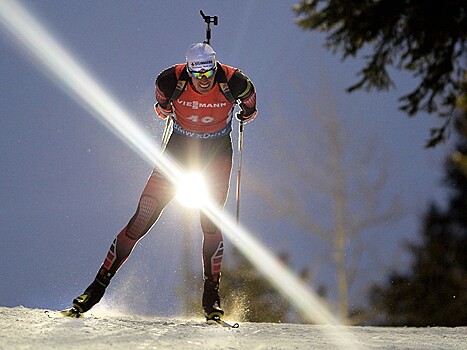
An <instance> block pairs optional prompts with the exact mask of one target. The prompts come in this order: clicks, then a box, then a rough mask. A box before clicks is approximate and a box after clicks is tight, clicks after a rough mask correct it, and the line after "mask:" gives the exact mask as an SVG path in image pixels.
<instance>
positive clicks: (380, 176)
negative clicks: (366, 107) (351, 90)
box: [246, 84, 404, 319]
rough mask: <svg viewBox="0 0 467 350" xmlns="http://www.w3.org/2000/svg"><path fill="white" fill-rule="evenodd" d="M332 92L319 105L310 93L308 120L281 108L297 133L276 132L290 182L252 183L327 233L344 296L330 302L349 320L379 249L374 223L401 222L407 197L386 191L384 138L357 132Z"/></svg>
mask: <svg viewBox="0 0 467 350" xmlns="http://www.w3.org/2000/svg"><path fill="white" fill-rule="evenodd" d="M321 86H326V84H322V85H321ZM297 90H298V91H306V90H305V89H303V88H298V89H297ZM329 96H332V93H329V92H328V93H326V92H325V90H324V93H323V96H319V100H318V101H315V102H314V103H310V100H309V97H308V96H302V97H303V100H304V101H305V104H306V105H307V106H308V107H309V115H308V116H307V117H305V118H303V117H301V118H296V117H295V118H293V116H286V117H284V115H283V114H282V113H278V115H277V118H276V119H277V120H276V122H277V124H278V125H277V127H276V128H274V130H280V132H281V134H282V135H284V134H287V131H288V132H289V135H293V138H287V137H271V140H274V144H273V145H271V149H274V150H276V152H274V153H273V157H274V159H275V162H276V164H280V168H281V169H287V174H288V175H287V179H286V181H281V182H280V184H279V185H277V186H276V185H271V183H270V182H268V183H264V182H259V181H256V180H255V178H254V177H250V176H249V177H248V181H246V183H249V190H250V191H255V192H256V193H257V194H259V195H260V196H261V197H262V198H263V199H264V200H266V202H267V203H269V204H270V206H271V207H272V208H273V209H274V212H275V213H280V217H281V218H287V219H289V220H290V221H291V222H293V223H294V224H296V225H298V226H300V227H301V228H302V229H304V230H305V231H306V232H309V233H310V235H313V236H317V237H319V238H320V241H321V242H322V243H323V245H324V247H326V248H325V250H324V251H326V252H330V254H325V256H323V257H322V259H323V260H322V261H324V260H325V259H330V261H329V263H330V264H331V265H332V266H333V268H334V271H335V278H334V280H335V285H336V291H337V302H335V303H333V302H331V301H330V303H331V304H334V305H335V307H336V311H337V313H338V314H339V315H340V316H341V317H342V318H343V319H344V318H347V317H349V316H350V315H349V314H350V311H351V310H350V306H349V305H350V302H349V291H350V289H351V288H355V287H357V286H354V285H353V283H355V281H356V280H357V279H356V277H357V276H358V275H359V273H360V274H361V273H362V271H361V264H360V262H361V259H362V257H363V254H364V253H366V254H368V253H370V254H371V250H372V249H371V248H372V242H371V240H369V239H368V237H367V234H368V231H369V230H368V229H370V228H375V227H377V226H378V225H382V224H387V223H389V222H394V221H395V220H396V219H398V218H400V217H401V216H402V215H403V214H404V209H403V205H402V201H401V198H399V196H392V198H390V199H389V200H388V198H387V196H385V195H384V193H383V192H384V191H385V188H386V187H387V185H388V180H389V171H388V161H387V159H386V157H385V155H384V154H382V153H381V152H380V151H379V147H378V142H377V139H376V138H371V137H365V138H363V139H362V138H360V137H359V135H354V134H352V133H351V132H349V129H348V127H347V126H346V125H345V122H344V119H343V118H341V117H340V115H339V112H338V110H337V106H336V103H335V102H333V101H329V99H328V97H329ZM276 110H280V108H276ZM291 118H293V130H291V129H290V125H291V124H292V123H291V122H290V120H291ZM272 186H274V187H272ZM315 248H316V247H315ZM312 254H318V250H317V249H316V250H315V251H313V253H312ZM375 258H377V257H375Z"/></svg>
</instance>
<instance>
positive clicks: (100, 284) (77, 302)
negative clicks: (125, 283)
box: [72, 274, 112, 313]
mask: <svg viewBox="0 0 467 350" xmlns="http://www.w3.org/2000/svg"><path fill="white" fill-rule="evenodd" d="M111 278H112V275H110V274H106V275H104V276H102V275H97V276H96V278H95V279H94V281H93V282H92V283H91V284H90V285H89V287H87V288H86V290H85V291H84V293H83V294H81V295H80V296H78V297H76V298H75V299H73V307H72V309H74V310H75V311H76V312H78V313H84V312H86V311H88V310H90V309H91V308H92V307H93V306H94V305H96V304H97V303H98V302H99V301H100V300H101V299H102V297H103V296H104V293H105V289H106V288H107V286H108V285H109V283H110V279H111Z"/></svg>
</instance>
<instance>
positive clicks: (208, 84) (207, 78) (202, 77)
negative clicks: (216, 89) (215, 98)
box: [190, 70, 216, 94]
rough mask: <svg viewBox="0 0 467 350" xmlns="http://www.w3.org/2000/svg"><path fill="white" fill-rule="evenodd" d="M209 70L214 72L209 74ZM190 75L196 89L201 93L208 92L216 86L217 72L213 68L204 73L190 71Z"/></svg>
mask: <svg viewBox="0 0 467 350" xmlns="http://www.w3.org/2000/svg"><path fill="white" fill-rule="evenodd" d="M209 72H212V74H209ZM190 76H191V81H192V83H193V86H194V88H195V90H196V91H197V92H199V93H200V94H207V93H208V92H209V91H211V89H212V87H213V86H214V79H215V77H216V72H215V70H211V71H207V72H205V73H202V74H196V73H193V74H192V73H190Z"/></svg>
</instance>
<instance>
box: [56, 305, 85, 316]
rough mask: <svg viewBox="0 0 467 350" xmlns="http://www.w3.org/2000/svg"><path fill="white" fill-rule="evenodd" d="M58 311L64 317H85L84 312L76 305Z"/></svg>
mask: <svg viewBox="0 0 467 350" xmlns="http://www.w3.org/2000/svg"><path fill="white" fill-rule="evenodd" d="M58 313H59V314H60V315H62V316H64V317H71V318H80V317H83V313H81V312H79V310H78V309H76V308H75V307H72V308H70V309H65V310H62V311H59V312H58Z"/></svg>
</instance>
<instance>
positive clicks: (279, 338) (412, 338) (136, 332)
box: [0, 306, 467, 350]
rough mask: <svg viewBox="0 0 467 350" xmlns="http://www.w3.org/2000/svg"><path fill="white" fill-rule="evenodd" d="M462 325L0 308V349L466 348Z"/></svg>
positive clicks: (466, 329) (465, 336) (20, 307)
mask: <svg viewBox="0 0 467 350" xmlns="http://www.w3.org/2000/svg"><path fill="white" fill-rule="evenodd" d="M466 344H467V327H458V328H444V327H432V328H409V327H401V328H390V327H336V326H321V325H307V324H282V323H274V324H271V323H248V322H244V323H241V324H240V327H239V328H237V329H229V328H222V327H220V326H216V325H207V324H206V323H205V322H204V321H203V320H202V319H181V318H167V317H157V316H138V315H129V314H117V313H111V312H108V311H99V312H96V313H94V314H92V315H90V316H86V317H84V318H79V319H72V318H66V317H61V316H59V315H58V314H57V313H56V312H54V311H50V310H42V309H29V308H25V307H22V306H18V307H12V308H9V307H0V349H1V350H7V349H91V348H92V349H109V348H111V349H125V350H129V349H188V350H190V349H277V350H279V349H318V350H320V349H467V346H466Z"/></svg>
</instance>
